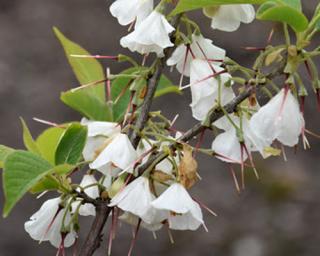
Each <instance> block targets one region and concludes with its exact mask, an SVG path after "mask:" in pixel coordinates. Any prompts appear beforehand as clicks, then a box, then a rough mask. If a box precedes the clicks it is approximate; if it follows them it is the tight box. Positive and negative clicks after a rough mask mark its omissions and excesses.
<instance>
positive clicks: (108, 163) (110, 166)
mask: <svg viewBox="0 0 320 256" xmlns="http://www.w3.org/2000/svg"><path fill="white" fill-rule="evenodd" d="M136 159H137V152H136V150H135V149H134V148H133V146H132V144H131V142H130V140H129V138H128V136H127V135H126V134H123V133H119V134H118V135H116V136H114V137H112V138H110V139H109V143H108V145H107V146H106V147H105V148H104V149H103V150H102V152H101V153H100V154H99V156H98V157H97V158H96V159H95V160H94V161H93V162H92V163H91V164H90V165H89V166H90V168H91V169H97V170H99V171H100V172H102V173H103V174H104V175H106V176H108V175H113V176H116V175H117V174H119V173H120V171H119V170H118V171H117V168H120V169H121V170H125V169H127V168H129V167H130V166H132V164H133V163H134V162H135V160H136ZM114 171H115V172H114Z"/></svg>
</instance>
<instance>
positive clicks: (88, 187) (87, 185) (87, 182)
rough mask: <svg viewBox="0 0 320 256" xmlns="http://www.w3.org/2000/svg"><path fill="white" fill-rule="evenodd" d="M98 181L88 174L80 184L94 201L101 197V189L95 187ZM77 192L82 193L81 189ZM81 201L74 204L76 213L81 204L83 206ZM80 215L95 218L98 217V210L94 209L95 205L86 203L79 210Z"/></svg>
mask: <svg viewBox="0 0 320 256" xmlns="http://www.w3.org/2000/svg"><path fill="white" fill-rule="evenodd" d="M97 183H98V182H97V180H96V179H95V177H94V176H93V175H91V174H86V175H84V176H83V178H82V181H81V183H80V187H82V188H84V191H83V192H84V193H85V194H86V195H87V196H88V197H90V198H92V199H96V198H98V197H99V196H100V194H99V188H98V186H97V185H95V186H93V185H94V184H97ZM77 191H79V192H80V189H79V188H77ZM81 203H82V202H81V201H76V202H74V203H73V204H72V210H73V211H75V210H76V209H77V208H78V207H79V204H81ZM79 214H80V215H82V216H90V215H91V216H95V215H96V209H95V207H94V205H92V204H89V203H85V204H82V205H81V206H80V208H79Z"/></svg>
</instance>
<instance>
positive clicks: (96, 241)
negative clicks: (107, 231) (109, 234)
mask: <svg viewBox="0 0 320 256" xmlns="http://www.w3.org/2000/svg"><path fill="white" fill-rule="evenodd" d="M108 203H109V202H108V201H99V203H98V204H97V205H96V217H95V219H94V221H93V223H92V226H91V229H90V232H89V234H88V236H87V239H86V241H85V243H84V244H83V246H82V248H81V251H80V253H79V256H89V255H90V256H91V255H93V253H94V252H95V251H96V250H97V249H98V248H99V247H100V243H101V241H102V236H103V235H102V230H103V228H104V226H105V223H106V221H107V219H108V217H109V214H110V211H111V209H112V208H110V207H109V206H108Z"/></svg>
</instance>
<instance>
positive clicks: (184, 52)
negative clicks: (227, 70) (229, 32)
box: [167, 34, 226, 76]
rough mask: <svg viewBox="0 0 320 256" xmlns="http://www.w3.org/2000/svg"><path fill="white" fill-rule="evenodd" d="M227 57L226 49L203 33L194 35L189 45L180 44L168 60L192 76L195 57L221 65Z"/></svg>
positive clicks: (170, 63)
mask: <svg viewBox="0 0 320 256" xmlns="http://www.w3.org/2000/svg"><path fill="white" fill-rule="evenodd" d="M225 57H226V51H225V50H224V49H222V48H220V47H217V46H215V45H214V44H212V41H211V40H210V39H207V38H204V37H203V36H202V35H195V34H194V35H192V43H191V45H189V46H186V45H180V46H178V47H177V49H176V50H175V51H174V52H173V54H172V55H171V57H170V58H169V59H168V60H167V65H168V66H176V68H177V70H178V71H179V72H180V73H181V74H183V75H185V76H190V68H191V62H192V60H193V59H200V60H206V61H207V62H210V63H211V64H214V65H220V64H221V63H222V61H223V60H224V59H225Z"/></svg>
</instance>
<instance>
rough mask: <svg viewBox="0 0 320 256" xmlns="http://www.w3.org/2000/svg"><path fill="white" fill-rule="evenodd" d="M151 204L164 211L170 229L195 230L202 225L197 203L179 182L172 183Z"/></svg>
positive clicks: (200, 212)
mask: <svg viewBox="0 0 320 256" xmlns="http://www.w3.org/2000/svg"><path fill="white" fill-rule="evenodd" d="M151 205H152V206H153V207H154V208H156V209H159V210H165V211H166V213H167V219H168V222H169V227H170V228H171V229H176V230H196V229H198V228H199V227H200V226H201V225H204V222H203V217H202V211H201V208H200V206H199V204H198V203H197V202H195V201H194V200H193V199H192V198H191V197H190V195H189V194H188V192H187V190H186V189H185V188H184V187H183V186H182V185H181V184H179V183H174V184H172V185H171V186H170V187H169V188H168V189H167V190H166V191H165V192H163V193H162V194H161V195H160V196H159V197H158V198H157V199H156V200H154V201H153V202H152V203H151Z"/></svg>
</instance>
